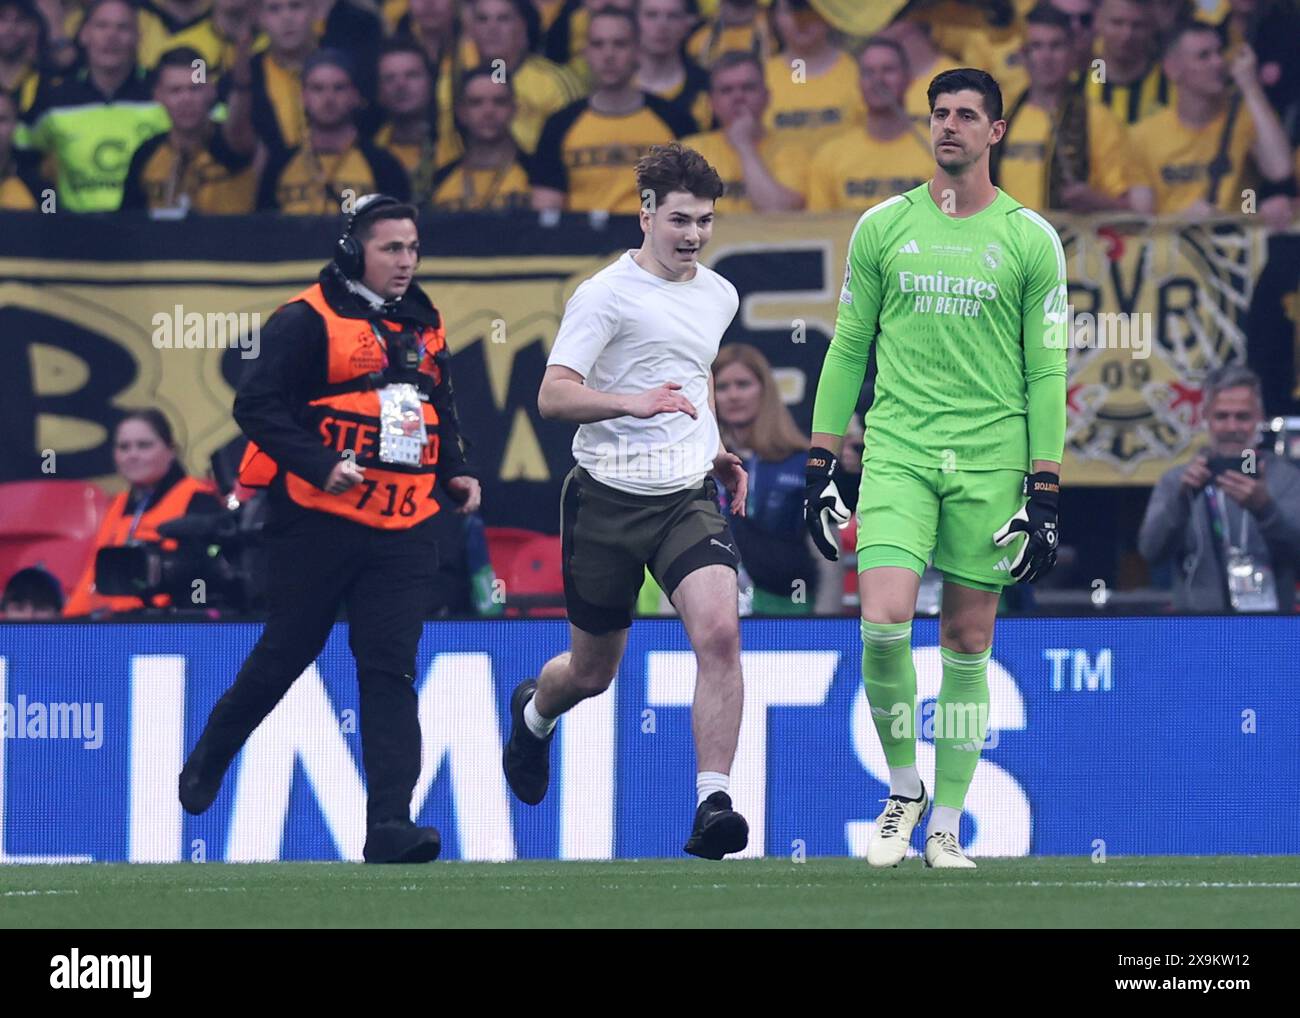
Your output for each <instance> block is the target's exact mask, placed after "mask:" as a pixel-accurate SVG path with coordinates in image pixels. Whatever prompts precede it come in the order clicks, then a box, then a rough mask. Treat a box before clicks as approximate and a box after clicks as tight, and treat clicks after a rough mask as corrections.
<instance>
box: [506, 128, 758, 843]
mask: <svg viewBox="0 0 1300 1018" xmlns="http://www.w3.org/2000/svg"><path fill="white" fill-rule="evenodd" d="M636 175H637V190H638V191H639V192H640V194H641V196H642V204H641V230H642V232H643V233H644V234H645V237H644V240H643V241H642V243H641V247H640V249H639V250H637V251H628V252H626V253H624V254H623V256H622V257H621V258H619V259H618V261H616V262H615V263H614V264H613V265H610V266H609V267H608V268H605V269H602V270H601V271H600V272H598V273H596V275H594V276H592V277H591V278H590V279H588V280H587V281H586V282H584V283H583V284H582V285H581V286H579V287H578V289H577V290H576V291H575V292H574V294H573V296H572V297H571V298H570V299H569V303H568V304H567V305H566V307H565V309H564V318H563V320H562V321H561V322H560V329H559V333H558V334H557V335H556V338H555V345H554V347H553V348H552V350H551V356H550V359H549V360H548V362H547V368H546V375H545V377H544V378H543V379H542V388H541V391H540V392H539V393H538V396H537V405H538V409H539V410H540V411H541V414H542V416H543V417H546V418H550V419H554V420H562V421H573V422H574V423H576V424H578V425H579V427H578V431H577V434H576V435H575V436H574V439H573V455H574V459H575V460H577V465H576V466H575V467H574V468H573V470H572V471H571V472H570V473H569V475H568V477H566V478H565V480H564V488H563V494H562V495H561V506H560V526H561V530H562V535H563V556H564V593H565V603H566V606H567V608H568V614H569V631H570V641H571V642H570V647H571V649H570V650H569V651H568V652H567V653H565V654H561V655H560V656H559V657H555V658H552V659H551V660H550V661H548V662H547V663H546V664H545V666H543V668H542V671H541V674H540V675H538V677H537V678H536V679H529V680H527V681H526V682H522V683H520V685H519V686H518V688H516V689H515V692H514V695H513V696H512V697H511V701H510V713H511V717H512V721H513V724H512V728H511V733H510V741H509V742H508V743H507V744H506V748H505V754H504V765H505V772H506V779H507V780H508V781H509V782H510V787H511V788H512V789H513V790H514V793H515V794H516V795H517V796H519V798H520V799H522V800H523V801H524V802H526V803H528V804H530V805H536V804H537V803H539V802H541V801H542V799H543V797H545V795H546V789H547V785H548V784H549V782H550V744H551V738H552V736H553V734H554V729H555V724H556V720H557V719H558V718H559V717H560V715H561V714H563V713H564V712H565V711H568V710H570V709H572V708H573V707H574V706H576V705H577V704H579V703H581V702H582V701H583V700H585V699H586V698H587V697H591V696H599V695H600V694H601V693H603V692H605V690H606V689H608V688H609V684H610V683H611V682H613V680H614V675H615V674H616V673H617V672H618V665H619V661H620V660H621V659H622V657H623V650H624V648H625V647H626V646H627V633H628V628H629V627H630V626H631V625H632V609H633V606H634V604H635V602H636V596H637V591H638V590H639V589H640V587H641V584H642V581H643V580H644V577H645V570H646V568H647V567H649V569H650V572H651V573H652V574H653V575H654V577H655V579H656V580H657V581H658V582H659V585H660V586H661V587H662V588H663V590H664V592H665V593H666V594H667V595H668V596H669V598H670V599H671V601H672V603H673V606H674V607H675V608H676V609H677V612H678V614H679V615H680V616H681V618H682V622H683V623H684V624H685V626H686V632H687V635H688V636H689V638H690V641H691V647H692V648H693V649H694V651H695V657H696V665H697V672H696V681H695V703H694V707H693V712H694V713H693V719H692V731H693V732H694V735H695V753H696V759H697V763H698V774H697V776H696V790H697V793H698V797H697V805H696V811H695V824H694V828H693V830H692V831H691V834H690V837H689V839H688V840H687V842H686V845H685V851H687V852H689V853H691V854H692V855H698V856H702V857H703V858H706V859H721V858H722V857H723V856H724V855H727V854H729V853H733V852H739V851H741V850H742V849H744V848H745V846H746V845H747V844H748V842H749V825H748V824H747V823H746V822H745V818H744V817H742V816H741V815H740V814H739V813H738V812H736V811H735V810H734V809H732V803H731V797H730V794H729V793H730V789H729V784H728V782H729V775H730V773H731V763H732V760H733V758H734V757H735V755H736V741H737V739H738V738H739V735H740V712H741V705H742V702H743V699H744V688H743V685H742V682H741V675H740V623H739V620H738V618H737V612H736V567H737V565H738V564H739V558H738V556H737V554H736V543H735V541H734V540H733V539H732V536H731V530H730V528H729V527H728V526H727V521H726V519H725V518H724V517H723V515H722V513H721V511H720V510H719V508H718V501H717V490H718V489H717V484H716V483H715V481H714V480H713V478H714V477H716V478H717V479H718V480H719V481H721V482H722V483H723V484H724V485H726V488H727V491H728V492H729V493H730V496H731V505H732V506H733V507H734V508H733V510H732V511H733V512H736V513H739V514H741V515H743V514H744V511H745V495H746V488H747V486H748V478H747V477H746V476H745V471H744V469H743V468H742V466H741V463H740V459H739V458H738V457H736V456H734V455H732V454H731V453H729V452H727V451H726V450H725V449H724V448H723V446H722V440H721V436H720V435H719V433H718V424H717V419H716V416H715V411H714V405H713V375H712V371H711V370H710V369H711V366H712V364H713V361H714V359H715V358H716V357H717V354H718V344H719V343H720V342H721V340H722V334H723V333H724V332H725V331H726V329H727V326H728V325H730V324H731V320H732V318H734V317H735V314H736V308H737V306H738V305H739V299H738V298H737V295H736V288H735V287H734V286H732V285H731V284H730V283H729V282H727V281H726V280H725V279H723V278H722V277H721V276H719V275H718V274H717V273H716V272H714V271H713V270H712V269H709V268H707V267H706V266H704V265H701V264H700V263H699V256H700V250H701V249H702V248H703V247H704V245H705V244H707V243H708V241H709V237H710V235H711V234H712V232H713V205H714V202H715V201H716V200H717V199H718V198H719V197H721V196H722V191H723V185H722V180H721V179H720V178H719V177H718V174H717V173H716V172H715V171H714V169H713V167H711V166H710V165H709V164H708V163H707V162H706V161H705V159H704V158H703V157H702V156H701V155H700V154H699V153H698V152H695V151H694V150H692V149H688V148H683V147H682V146H681V145H679V144H676V143H674V144H671V145H657V146H655V147H654V148H652V149H651V150H650V152H649V154H648V155H646V156H645V157H643V158H642V159H641V160H640V161H639V162H638V163H637V165H636Z"/></svg>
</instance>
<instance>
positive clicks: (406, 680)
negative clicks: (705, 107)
mask: <svg viewBox="0 0 1300 1018" xmlns="http://www.w3.org/2000/svg"><path fill="white" fill-rule="evenodd" d="M415 220H416V211H415V209H414V208H412V207H411V206H409V205H406V204H403V203H402V202H400V201H398V200H397V199H396V198H392V197H390V196H387V195H366V196H365V197H362V198H359V199H358V200H357V203H356V206H355V210H354V212H353V214H352V216H351V218H350V219H349V220H348V224H347V228H346V230H345V232H344V234H343V236H342V237H340V238H339V241H338V244H337V246H336V248H335V256H334V260H333V261H332V262H331V263H330V264H328V265H327V266H326V267H325V268H324V269H322V270H321V273H320V277H319V281H318V282H317V283H315V284H314V285H312V286H310V287H308V288H307V289H306V290H304V291H302V293H300V294H298V295H297V296H295V297H293V298H292V299H291V300H290V301H289V302H288V303H286V304H285V305H283V306H282V307H281V308H280V309H279V310H278V311H276V313H275V314H274V315H273V316H272V317H271V319H270V320H269V321H268V322H267V324H266V326H265V328H264V329H263V336H262V340H263V342H262V356H261V357H260V358H258V359H257V360H256V361H254V362H253V364H252V368H251V370H249V371H248V372H247V373H246V374H245V376H244V378H243V379H242V380H241V383H240V385H239V391H238V394H237V395H236V397H235V407H234V414H235V420H236V421H237V422H238V423H239V426H240V428H242V429H243V431H244V433H245V434H246V435H247V436H248V437H249V438H250V439H251V443H250V445H249V447H248V450H247V451H246V453H245V455H244V462H243V464H242V465H241V469H240V475H239V479H240V481H241V482H242V483H243V484H245V485H247V486H249V487H266V488H267V489H268V495H267V499H268V506H269V516H268V520H267V524H266V527H265V530H264V532H263V539H264V547H265V550H266V554H267V561H268V565H269V569H268V579H267V590H266V596H267V600H268V603H269V610H268V613H267V620H266V628H265V630H264V631H263V633H262V637H261V639H260V640H258V642H257V646H255V647H254V648H253V651H252V653H250V654H249V656H248V658H247V660H246V661H245V662H244V665H243V667H242V668H241V669H240V671H239V674H238V676H236V678H235V682H234V684H233V685H232V686H231V687H230V689H228V690H227V691H226V693H225V695H224V696H222V697H221V699H220V700H218V701H217V704H216V706H215V707H214V708H213V709H212V714H211V715H210V716H209V718H208V721H207V724H206V726H205V727H204V729H203V734H202V736H200V738H199V741H198V743H197V745H195V747H194V750H193V751H192V752H191V753H190V756H189V759H188V760H186V762H185V768H184V770H183V771H182V772H181V776H180V800H181V805H182V806H184V808H185V809H186V810H187V811H188V812H189V813H192V814H195V815H197V814H200V813H203V812H205V811H206V810H207V809H208V807H209V806H211V805H212V803H213V801H214V800H215V799H216V797H217V794H218V793H219V792H220V790H221V782H222V778H223V777H224V775H225V773H226V770H227V768H228V767H229V766H230V764H231V761H233V760H234V758H235V754H237V753H238V752H239V750H240V748H241V747H242V746H243V745H244V743H245V741H246V740H247V739H248V737H249V736H250V735H251V734H252V732H253V730H254V729H255V728H257V726H258V725H259V724H261V722H262V720H263V719H264V718H265V717H266V716H267V715H268V714H270V713H271V711H272V710H273V709H274V708H275V705H276V704H277V703H279V702H280V699H281V698H282V697H283V696H284V695H285V693H287V692H288V690H289V687H290V686H291V685H293V683H294V680H295V679H297V678H298V676H299V675H300V674H302V672H303V670H304V669H305V668H306V667H307V666H308V665H310V664H311V663H312V661H314V660H315V659H316V657H317V656H318V655H319V654H320V652H321V649H322V648H323V647H324V646H325V641H326V639H327V638H328V637H329V635H330V630H331V629H332V628H333V626H334V622H335V620H336V619H337V618H338V613H339V608H340V607H344V608H346V611H347V621H348V643H349V646H350V647H351V649H352V654H353V656H354V657H355V658H356V663H357V685H358V688H359V691H360V703H361V755H362V763H363V764H364V766H365V771H366V782H367V802H366V841H365V848H364V852H363V858H364V859H365V860H366V862H428V861H431V860H433V859H435V858H437V855H438V852H439V848H440V844H441V842H440V838H439V834H438V832H437V830H435V829H434V828H432V827H416V826H415V825H414V824H413V823H412V822H411V794H412V792H413V791H414V788H415V782H416V779H417V778H418V777H419V773H420V748H421V738H420V722H419V716H418V713H417V698H416V693H415V685H414V684H415V658H416V650H417V647H418V645H419V641H420V634H421V632H422V630H423V623H424V620H425V617H426V615H427V613H428V612H429V610H430V608H431V606H432V601H433V595H434V593H435V590H434V587H435V584H436V583H437V582H438V581H437V568H438V554H437V545H436V540H437V535H436V533H435V530H434V529H433V528H434V527H435V522H434V515H435V514H436V513H437V512H438V511H439V505H438V499H437V490H436V489H437V487H441V488H442V489H443V491H444V492H445V493H446V494H447V496H448V497H449V498H450V499H451V500H453V502H455V503H457V504H458V508H457V509H456V510H455V511H456V512H459V513H466V514H468V513H471V512H473V511H474V510H475V509H477V508H478V504H479V484H478V481H477V480H476V479H475V478H474V476H473V471H472V470H471V469H470V467H469V466H467V464H466V462H465V456H464V451H463V449H462V446H461V440H460V431H459V425H458V423H457V419H456V410H455V404H454V401H453V399H452V392H451V379H450V374H449V365H450V354H449V351H448V350H447V342H446V336H445V334H444V331H443V327H442V318H441V315H440V314H439V313H438V310H437V308H435V307H434V306H433V304H432V303H431V302H430V300H429V298H428V297H427V296H426V295H425V293H424V291H423V290H421V289H420V287H419V286H418V285H417V284H416V283H415V270H416V266H417V264H418V262H419V257H420V255H419V250H420V246H419V235H418V232H417V229H416V222H415Z"/></svg>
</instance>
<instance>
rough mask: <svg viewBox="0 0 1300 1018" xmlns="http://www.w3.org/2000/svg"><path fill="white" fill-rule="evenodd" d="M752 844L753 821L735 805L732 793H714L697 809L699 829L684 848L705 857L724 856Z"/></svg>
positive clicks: (696, 818)
mask: <svg viewBox="0 0 1300 1018" xmlns="http://www.w3.org/2000/svg"><path fill="white" fill-rule="evenodd" d="M748 844H749V824H747V823H746V822H745V818H744V817H742V816H741V815H740V814H739V813H737V812H736V811H735V810H734V809H732V808H731V796H729V795H728V794H727V793H726V792H714V793H713V794H712V795H710V796H709V797H708V798H707V799H705V800H704V801H703V802H702V803H700V805H699V808H698V809H697V810H696V811H695V829H694V830H692V831H691V836H690V837H689V838H687V839H686V844H685V845H684V846H683V847H682V851H683V852H687V853H689V854H690V855H698V856H699V857H700V858H701V859H721V858H722V857H723V856H724V855H730V854H731V853H733V852H740V851H743V850H744V848H745V846H746V845H748Z"/></svg>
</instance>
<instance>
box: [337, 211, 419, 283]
mask: <svg viewBox="0 0 1300 1018" xmlns="http://www.w3.org/2000/svg"><path fill="white" fill-rule="evenodd" d="M404 204H406V203H405V202H402V201H398V199H396V198H393V197H391V196H389V195H386V194H364V195H362V196H361V197H360V198H358V199H357V202H356V204H355V205H354V206H353V207H352V214H351V215H350V216H348V224H347V226H346V227H345V228H344V230H343V236H341V237H340V238H339V242H338V244H337V245H336V246H335V248H334V264H335V265H337V266H338V268H339V271H340V272H342V273H343V275H345V276H346V277H347V278H348V279H360V278H361V277H362V276H363V275H364V274H365V271H366V250H365V245H364V244H362V242H361V241H360V240H359V239H357V238H356V237H354V236H353V232H354V231H355V230H356V226H357V221H358V220H359V219H363V218H367V217H369V216H371V215H373V214H374V213H375V212H377V211H378V210H379V209H382V208H389V207H391V206H394V205H404Z"/></svg>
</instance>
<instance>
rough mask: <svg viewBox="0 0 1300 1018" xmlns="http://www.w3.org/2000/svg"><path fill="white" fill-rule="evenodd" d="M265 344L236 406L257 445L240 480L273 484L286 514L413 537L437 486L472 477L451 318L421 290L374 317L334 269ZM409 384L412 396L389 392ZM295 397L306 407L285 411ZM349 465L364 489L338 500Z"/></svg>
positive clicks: (285, 309)
mask: <svg viewBox="0 0 1300 1018" xmlns="http://www.w3.org/2000/svg"><path fill="white" fill-rule="evenodd" d="M261 343H262V347H261V354H260V357H261V359H262V361H263V363H261V364H259V365H258V366H257V367H256V368H255V369H254V370H253V371H252V373H251V376H250V377H248V378H247V380H246V381H245V382H244V384H242V385H241V386H240V388H239V394H238V396H237V397H236V399H235V409H234V413H235V420H236V421H237V422H238V423H239V426H240V427H241V428H242V429H243V430H244V433H245V434H246V435H248V437H249V438H250V440H251V441H250V443H249V446H248V448H247V449H246V451H245V453H244V458H243V461H242V463H241V464H240V472H239V480H240V482H241V483H243V484H244V485H246V486H248V487H253V488H258V487H267V486H269V487H270V488H271V491H272V506H273V507H274V508H273V513H275V514H276V515H278V516H280V517H281V518H284V517H286V516H288V515H291V514H292V513H293V512H294V511H295V510H296V509H309V510H315V511H318V512H326V513H332V514H334V515H336V516H342V517H344V518H346V519H349V520H352V521H354V522H356V523H361V524H364V525H365V526H368V527H375V528H377V529H380V530H405V529H408V528H410V527H413V526H415V525H416V524H417V523H423V522H424V521H425V520H427V519H428V518H429V517H430V516H432V515H433V514H434V513H436V512H438V501H437V498H436V495H435V492H434V487H435V484H437V483H438V482H442V483H443V484H444V485H445V483H446V482H447V481H449V480H451V479H452V478H454V477H459V476H466V475H468V476H472V475H473V471H472V470H471V469H470V468H469V467H468V466H467V465H466V463H465V453H464V448H463V445H462V442H461V438H460V430H459V425H458V421H457V418H456V412H455V407H454V405H453V403H452V392H451V380H450V378H449V376H448V370H449V367H448V362H449V359H450V358H449V356H448V353H447V340H446V335H445V333H444V330H443V327H442V320H441V316H440V315H439V314H438V311H437V309H436V308H434V306H433V305H432V303H430V301H429V298H428V297H427V296H426V295H425V293H424V291H423V290H421V289H420V288H419V286H418V285H416V284H414V283H413V284H412V285H411V287H410V289H409V290H407V292H406V295H405V296H404V297H403V298H402V300H401V302H400V304H398V305H389V306H387V310H381V311H378V312H376V311H375V310H373V309H372V308H371V307H370V306H369V305H368V304H367V303H366V302H365V300H364V298H362V297H360V296H359V295H357V294H355V293H353V292H352V291H350V290H349V289H348V288H347V286H346V283H344V281H343V277H341V276H340V275H339V273H338V272H337V271H336V270H335V269H334V267H333V266H330V267H328V268H326V269H324V270H322V272H321V274H320V280H319V282H317V283H316V284H315V285H313V286H310V287H308V288H307V289H306V290H304V291H302V293H300V294H298V295H297V296H295V297H294V298H293V299H292V300H290V301H289V302H288V303H287V304H285V305H283V306H282V307H281V308H280V309H279V310H277V311H276V313H275V314H274V315H273V316H272V317H271V319H270V321H268V322H267V324H266V327H265V328H264V329H263V330H262V336H261ZM403 385H404V386H406V389H405V393H404V398H397V397H395V396H393V395H392V394H391V393H390V392H388V388H389V387H390V386H391V387H394V388H396V387H397V386H403ZM286 388H287V389H289V390H291V391H292V392H293V393H294V394H295V395H296V396H297V400H296V406H291V405H286V403H285V400H284V398H283V393H284V391H285V389H286ZM385 415H387V419H385ZM399 431H400V433H399ZM347 456H351V457H352V458H353V459H354V460H355V462H356V464H357V465H358V466H360V467H363V468H365V480H364V481H362V482H361V483H360V484H358V485H356V486H355V487H353V488H351V489H350V490H348V491H346V492H343V493H342V494H338V495H331V494H329V493H327V492H326V491H325V490H324V487H325V481H326V479H327V478H328V477H329V475H330V471H331V470H333V469H334V467H335V466H337V464H338V462H339V460H340V459H343V458H344V457H347Z"/></svg>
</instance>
